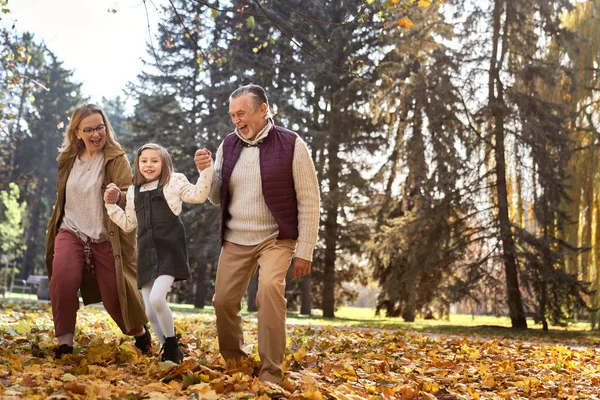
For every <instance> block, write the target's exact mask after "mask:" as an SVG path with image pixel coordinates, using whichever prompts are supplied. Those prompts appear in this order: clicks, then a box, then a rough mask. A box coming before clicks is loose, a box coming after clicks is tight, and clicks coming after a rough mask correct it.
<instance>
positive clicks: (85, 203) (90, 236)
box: [46, 104, 152, 358]
mask: <svg viewBox="0 0 600 400" xmlns="http://www.w3.org/2000/svg"><path fill="white" fill-rule="evenodd" d="M56 160H57V162H58V182H57V184H56V188H57V199H56V204H55V205H54V212H53V214H52V218H51V219H50V221H49V223H48V233H47V236H46V267H47V269H48V276H49V277H50V303H51V305H52V317H53V320H54V333H55V336H56V338H57V340H58V347H57V348H56V349H55V350H54V352H55V356H56V358H61V357H62V356H63V355H64V354H71V353H73V337H74V333H75V321H76V318H77V309H78V308H79V298H78V296H77V291H78V290H81V296H82V298H83V302H84V304H86V305H87V304H91V303H99V302H102V303H103V304H104V308H105V309H106V311H107V312H108V313H109V314H110V316H111V317H112V319H113V320H114V321H115V322H116V324H117V325H118V326H119V328H120V329H121V331H123V333H124V334H126V335H132V336H134V337H135V345H136V347H137V348H138V349H140V350H141V351H142V353H145V354H147V353H149V352H150V349H151V344H152V341H151V338H150V333H149V332H148V330H147V329H146V326H145V325H144V324H146V323H147V321H148V319H147V318H146V314H145V313H144V304H143V300H142V297H141V294H140V292H139V291H138V289H137V281H136V278H137V272H136V270H137V265H136V254H137V251H136V238H135V235H136V233H135V231H134V232H131V233H124V232H122V231H121V230H120V229H119V227H118V226H117V225H115V223H114V222H112V221H111V220H110V218H109V217H108V214H107V213H106V210H105V208H104V201H103V195H104V192H105V191H106V190H107V189H106V187H107V185H108V184H109V183H110V182H114V183H115V184H116V186H117V187H112V189H110V190H108V194H107V195H108V196H109V197H112V198H113V199H114V200H115V201H117V202H118V204H120V205H121V206H122V207H123V206H124V204H125V193H126V192H127V189H128V187H129V186H130V185H131V182H132V179H131V177H132V176H131V168H130V166H129V162H128V161H127V158H126V157H125V151H123V148H122V147H121V145H120V144H119V143H118V142H117V141H116V139H115V135H114V132H113V130H112V128H111V126H110V123H109V122H108V119H107V118H106V114H105V113H104V111H103V110H102V109H101V108H100V107H98V106H96V105H93V104H86V105H83V106H79V107H77V108H76V109H75V110H74V111H73V115H72V116H71V122H70V123H69V127H68V128H67V130H66V132H65V136H64V139H63V145H62V148H61V149H60V154H59V155H58V158H57V159H56Z"/></svg>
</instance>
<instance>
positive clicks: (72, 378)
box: [61, 373, 77, 382]
mask: <svg viewBox="0 0 600 400" xmlns="http://www.w3.org/2000/svg"><path fill="white" fill-rule="evenodd" d="M61 380H62V381H63V382H71V381H76V380H77V377H76V376H75V375H72V374H69V373H66V374H64V375H63V376H62V378H61Z"/></svg>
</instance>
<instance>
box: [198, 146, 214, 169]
mask: <svg viewBox="0 0 600 400" xmlns="http://www.w3.org/2000/svg"><path fill="white" fill-rule="evenodd" d="M211 156H212V154H211V152H210V151H209V150H207V149H199V150H196V154H194V162H195V163H196V167H197V168H198V169H199V170H200V171H203V170H205V169H206V168H209V167H210V163H211Z"/></svg>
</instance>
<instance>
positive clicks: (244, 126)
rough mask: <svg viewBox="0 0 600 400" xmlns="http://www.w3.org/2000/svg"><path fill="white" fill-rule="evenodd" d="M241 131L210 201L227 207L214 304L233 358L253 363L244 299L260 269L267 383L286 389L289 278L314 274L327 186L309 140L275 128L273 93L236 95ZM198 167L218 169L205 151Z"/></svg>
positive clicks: (221, 162) (226, 353)
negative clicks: (244, 323) (320, 180)
mask: <svg viewBox="0 0 600 400" xmlns="http://www.w3.org/2000/svg"><path fill="white" fill-rule="evenodd" d="M229 114H230V116H231V121H232V122H233V125H234V126H235V131H234V132H232V133H230V134H229V135H227V137H226V138H225V140H223V143H222V144H221V145H220V146H219V149H218V150H217V156H216V160H215V175H214V178H213V182H212V186H211V191H210V195H209V199H210V200H211V202H212V203H214V204H220V206H221V243H222V247H221V255H220V257H219V265H218V269H217V280H216V284H215V296H214V298H213V305H214V307H215V312H216V316H217V334H218V337H219V348H220V351H221V355H222V356H223V357H224V358H225V359H237V358H240V357H247V355H246V353H245V352H244V351H243V350H242V346H243V344H244V338H243V331H242V318H241V316H240V310H241V300H242V297H243V295H244V293H245V291H246V289H247V287H248V283H249V282H250V279H251V278H252V276H253V275H254V273H255V272H256V269H257V268H258V266H260V275H259V280H258V293H257V296H256V304H257V306H258V352H259V355H260V359H261V362H262V366H261V370H260V376H259V377H260V379H261V380H262V381H269V382H273V383H277V384H279V383H280V382H281V379H282V370H281V364H282V362H283V359H284V353H285V345H286V326H285V323H286V299H285V277H286V273H287V270H288V268H289V266H290V261H291V259H292V257H294V262H293V267H292V268H293V269H292V279H296V278H301V277H303V276H305V275H307V274H308V273H309V272H310V267H311V262H312V253H313V249H314V247H315V244H316V241H317V234H318V230H319V207H320V206H319V184H318V181H317V175H316V171H315V167H314V165H313V162H312V159H311V158H310V154H309V152H308V149H307V147H306V144H305V143H304V141H303V140H302V139H301V138H300V137H299V136H298V135H297V134H296V133H294V132H292V131H290V130H287V129H285V128H282V127H280V126H277V125H275V124H274V123H273V120H272V119H271V117H270V113H269V101H268V99H267V95H266V93H265V90H264V89H263V88H262V87H260V86H257V85H252V84H251V85H246V86H242V87H240V88H238V89H237V90H235V91H234V92H233V93H232V94H231V95H230V96H229ZM194 161H195V162H196V166H197V167H198V169H200V170H203V169H205V168H208V167H209V166H210V164H211V156H210V153H209V152H208V151H206V150H198V151H197V152H196V156H195V157H194Z"/></svg>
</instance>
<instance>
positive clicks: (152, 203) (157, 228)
mask: <svg viewBox="0 0 600 400" xmlns="http://www.w3.org/2000/svg"><path fill="white" fill-rule="evenodd" d="M134 199H135V200H134V203H135V213H136V215H137V221H138V227H137V248H138V273H137V283H138V287H139V288H140V289H141V288H142V286H144V285H145V284H147V283H149V282H153V281H154V280H155V279H156V278H157V277H159V276H160V275H171V276H174V277H175V280H176V281H181V280H186V279H189V278H190V276H191V274H190V265H189V262H188V252H187V245H186V241H185V230H184V228H183V223H182V222H181V219H180V218H179V216H178V215H175V214H173V211H171V209H170V208H169V204H167V200H166V199H165V195H164V193H163V188H162V187H159V188H157V189H154V190H149V191H146V192H140V187H139V186H136V187H135V198H134Z"/></svg>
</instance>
